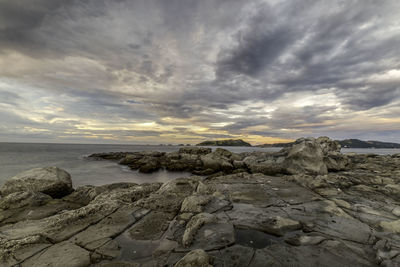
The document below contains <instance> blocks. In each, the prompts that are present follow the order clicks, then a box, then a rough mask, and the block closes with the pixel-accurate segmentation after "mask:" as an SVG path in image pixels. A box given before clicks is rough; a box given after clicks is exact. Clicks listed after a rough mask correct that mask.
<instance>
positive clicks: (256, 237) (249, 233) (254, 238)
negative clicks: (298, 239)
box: [235, 229, 282, 249]
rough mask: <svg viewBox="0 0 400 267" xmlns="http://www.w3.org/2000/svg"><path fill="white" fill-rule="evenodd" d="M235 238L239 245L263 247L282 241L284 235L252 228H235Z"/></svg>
mask: <svg viewBox="0 0 400 267" xmlns="http://www.w3.org/2000/svg"><path fill="white" fill-rule="evenodd" d="M235 240H236V244H238V245H242V246H246V247H251V248H257V249H261V248H265V247H268V246H271V245H274V244H277V243H280V242H282V237H277V236H274V235H269V234H266V233H264V232H261V231H257V230H252V229H235Z"/></svg>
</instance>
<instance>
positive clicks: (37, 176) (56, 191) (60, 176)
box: [0, 167, 73, 198]
mask: <svg viewBox="0 0 400 267" xmlns="http://www.w3.org/2000/svg"><path fill="white" fill-rule="evenodd" d="M18 191H33V192H41V193H44V194H47V195H49V196H51V197H53V198H61V197H63V196H65V195H68V194H70V193H71V192H72V191H73V188H72V181H71V176H70V175H69V174H68V173H67V172H66V171H64V170H62V169H59V168H57V167H48V168H36V169H31V170H28V171H25V172H22V173H20V174H17V175H16V176H14V177H12V178H10V179H8V180H7V181H6V182H5V183H4V185H3V186H2V187H1V188H0V192H1V194H2V195H3V196H6V195H8V194H11V193H14V192H18Z"/></svg>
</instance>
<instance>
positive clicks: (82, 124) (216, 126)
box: [0, 0, 400, 144]
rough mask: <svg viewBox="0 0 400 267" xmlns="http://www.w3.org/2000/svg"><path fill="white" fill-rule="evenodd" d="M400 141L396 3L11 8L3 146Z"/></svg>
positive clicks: (61, 1)
mask: <svg viewBox="0 0 400 267" xmlns="http://www.w3.org/2000/svg"><path fill="white" fill-rule="evenodd" d="M303 136H314V137H317V136H330V137H331V138H334V139H345V138H359V139H363V140H381V141H391V142H400V1H398V0H382V1H376V0H360V1H355V0H346V1H344V0H343V1H342V0H341V1H339V0H336V1H335V0H332V1H318V0H312V1H311V0H296V1H293V0H270V1H267V0H239V1H236V0H202V1H199V0H179V1H178V0H168V1H167V0H158V1H153V0H135V1H131V0H0V142H59V143H127V144H159V143H174V144H177V143H185V144H186V143H191V144H195V143H198V142H200V141H204V140H214V139H231V138H233V139H239V138H241V139H244V140H246V141H249V142H250V143H252V144H262V143H274V142H285V141H289V140H293V139H296V138H299V137H303Z"/></svg>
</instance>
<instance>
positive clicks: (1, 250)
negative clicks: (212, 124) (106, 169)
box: [0, 137, 400, 267]
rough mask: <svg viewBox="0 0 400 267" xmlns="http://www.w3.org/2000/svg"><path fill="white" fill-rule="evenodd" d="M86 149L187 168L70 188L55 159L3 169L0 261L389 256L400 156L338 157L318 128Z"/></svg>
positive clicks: (394, 237) (316, 260)
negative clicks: (275, 139)
mask: <svg viewBox="0 0 400 267" xmlns="http://www.w3.org/2000/svg"><path fill="white" fill-rule="evenodd" d="M91 157H92V158H97V159H105V160H115V161H118V162H119V163H120V164H124V165H127V166H129V167H130V168H132V169H135V170H139V171H140V172H144V173H148V172H152V171H156V170H159V169H163V168H164V169H167V170H174V171H189V172H191V173H192V174H193V175H192V176H190V177H184V178H178V179H174V180H171V181H169V182H167V183H164V184H160V183H149V184H140V185H139V184H134V183H118V184H110V185H104V186H83V187H79V188H76V189H73V187H72V182H71V178H70V176H69V174H68V173H67V172H65V171H63V170H61V169H58V168H56V167H51V168H39V169H33V170H30V171H27V172H24V173H21V174H19V175H17V176H15V177H13V178H10V179H9V180H8V181H6V183H5V184H4V185H3V186H2V187H1V188H0V193H1V195H2V197H1V198H0V266H179V267H182V266H205V267H206V266H216V267H218V266H252V267H256V266H400V154H397V155H384V156H379V155H373V154H369V155H360V154H349V155H344V154H341V153H340V145H339V144H338V143H337V142H335V141H332V140H330V139H329V138H326V137H321V138H318V139H313V138H308V139H299V140H297V141H296V142H295V143H294V144H293V145H292V146H291V147H287V148H284V149H282V150H281V151H279V152H275V153H272V152H271V153H267V152H253V153H240V154H236V153H231V152H229V151H227V150H224V149H216V150H215V151H214V152H212V151H211V149H209V148H202V147H182V148H181V149H180V150H179V151H178V152H172V153H161V152H116V153H102V154H94V155H91ZM110 180H111V178H110Z"/></svg>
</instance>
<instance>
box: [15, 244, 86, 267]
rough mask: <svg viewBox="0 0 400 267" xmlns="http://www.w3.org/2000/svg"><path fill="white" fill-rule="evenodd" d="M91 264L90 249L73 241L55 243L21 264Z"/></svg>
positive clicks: (73, 266) (77, 266) (78, 266)
mask: <svg viewBox="0 0 400 267" xmlns="http://www.w3.org/2000/svg"><path fill="white" fill-rule="evenodd" d="M89 265H90V254H89V251H87V250H85V249H83V248H81V247H79V246H77V245H74V244H73V243H71V242H61V243H58V244H56V245H53V246H51V247H50V248H48V249H46V250H44V251H43V252H40V253H39V254H37V255H35V256H33V257H32V258H30V259H28V260H26V261H25V262H23V263H22V264H21V266H22V267H31V266H35V267H45V266H46V267H47V266H63V267H64V266H65V267H84V266H89Z"/></svg>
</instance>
